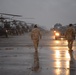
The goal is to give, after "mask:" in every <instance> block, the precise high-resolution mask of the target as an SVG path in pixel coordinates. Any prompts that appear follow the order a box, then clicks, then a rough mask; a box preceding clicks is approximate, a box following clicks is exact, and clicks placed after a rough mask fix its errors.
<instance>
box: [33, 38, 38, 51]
mask: <svg viewBox="0 0 76 75" xmlns="http://www.w3.org/2000/svg"><path fill="white" fill-rule="evenodd" d="M33 43H34V48H35V51H37V49H38V44H39V39H36V40H33Z"/></svg>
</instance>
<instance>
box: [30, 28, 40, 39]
mask: <svg viewBox="0 0 76 75" xmlns="http://www.w3.org/2000/svg"><path fill="white" fill-rule="evenodd" d="M31 39H32V40H39V39H41V32H40V30H39V29H38V28H33V29H32V31H31Z"/></svg>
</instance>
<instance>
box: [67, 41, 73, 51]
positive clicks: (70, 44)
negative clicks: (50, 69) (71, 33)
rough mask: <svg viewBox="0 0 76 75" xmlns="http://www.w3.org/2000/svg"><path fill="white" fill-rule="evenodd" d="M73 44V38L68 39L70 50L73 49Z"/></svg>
mask: <svg viewBox="0 0 76 75" xmlns="http://www.w3.org/2000/svg"><path fill="white" fill-rule="evenodd" d="M72 46H73V40H68V48H69V50H72Z"/></svg>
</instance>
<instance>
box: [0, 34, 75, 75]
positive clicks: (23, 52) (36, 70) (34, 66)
mask: <svg viewBox="0 0 76 75" xmlns="http://www.w3.org/2000/svg"><path fill="white" fill-rule="evenodd" d="M28 36H29V34H25V36H24V35H23V36H15V37H11V38H8V39H6V38H1V39H0V40H1V42H0V75H76V50H75V49H76V47H75V45H76V44H75V42H74V47H73V53H72V54H73V56H72V54H71V56H70V54H69V52H68V48H67V45H66V44H67V43H66V41H65V40H64V41H60V40H58V41H56V40H54V39H52V36H50V34H47V36H48V38H47V37H46V36H45V35H44V36H43V38H42V40H41V41H40V44H39V47H38V51H37V52H35V51H34V47H33V44H32V41H31V39H30V37H28ZM25 38H26V39H25Z"/></svg>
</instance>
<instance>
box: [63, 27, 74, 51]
mask: <svg viewBox="0 0 76 75" xmlns="http://www.w3.org/2000/svg"><path fill="white" fill-rule="evenodd" d="M65 37H66V39H67V41H68V48H69V50H72V45H73V41H74V39H75V30H74V28H73V27H68V28H67V30H66V33H65Z"/></svg>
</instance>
